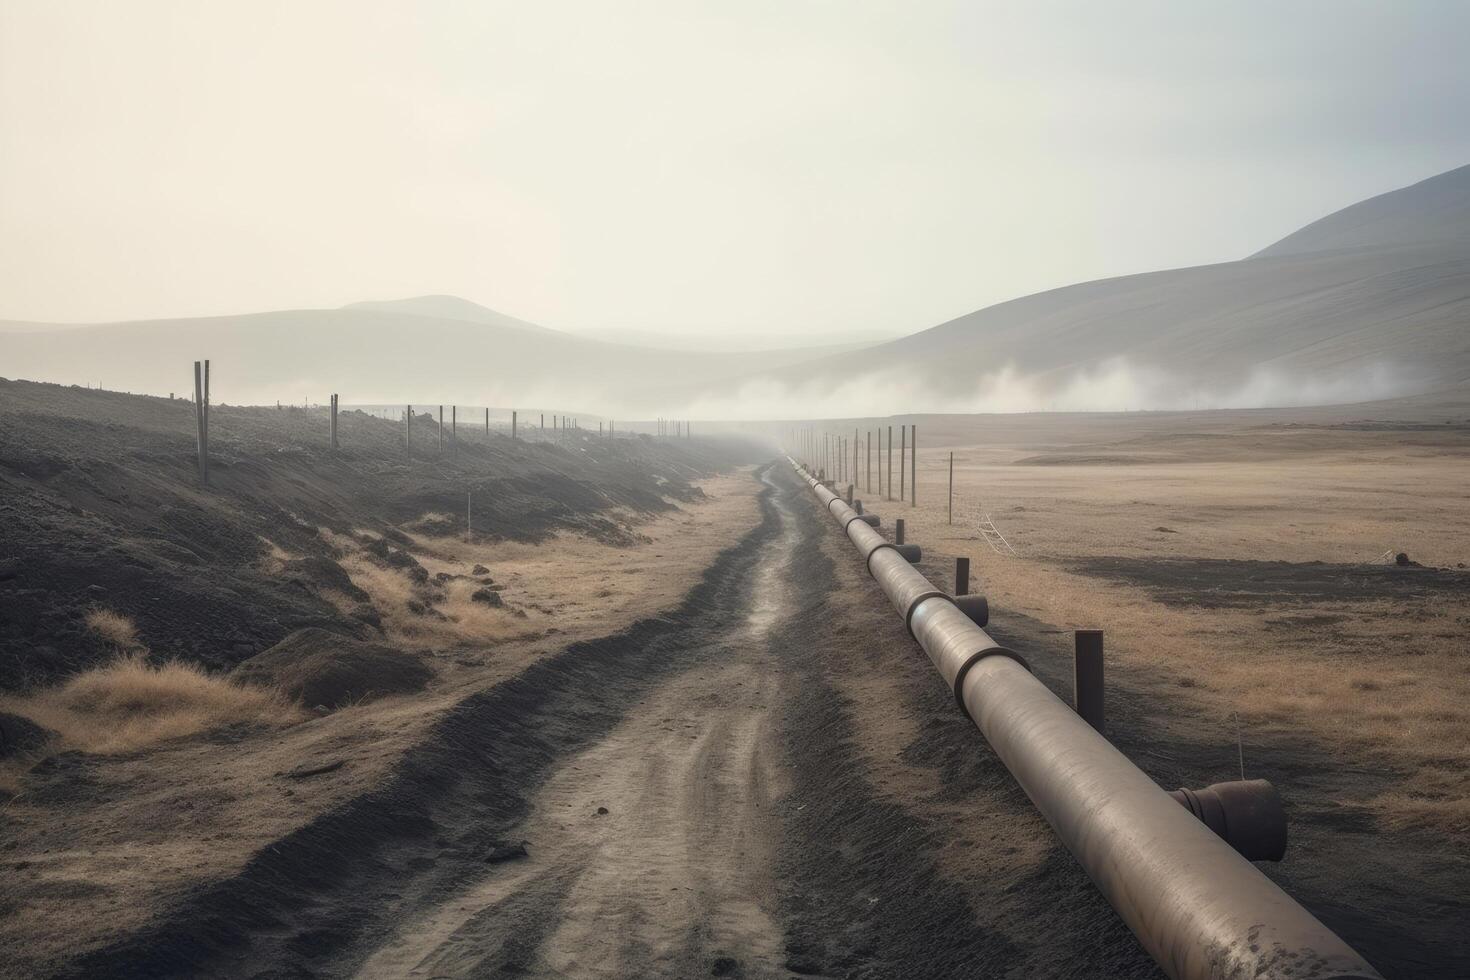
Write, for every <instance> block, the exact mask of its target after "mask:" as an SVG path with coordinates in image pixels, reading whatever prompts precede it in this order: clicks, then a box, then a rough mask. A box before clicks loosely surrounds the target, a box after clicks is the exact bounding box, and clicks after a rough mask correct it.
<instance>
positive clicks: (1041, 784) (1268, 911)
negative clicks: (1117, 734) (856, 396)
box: [791, 460, 1382, 980]
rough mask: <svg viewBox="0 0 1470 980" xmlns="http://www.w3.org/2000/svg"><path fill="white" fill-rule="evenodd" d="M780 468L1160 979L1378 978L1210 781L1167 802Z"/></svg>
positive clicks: (828, 496)
mask: <svg viewBox="0 0 1470 980" xmlns="http://www.w3.org/2000/svg"><path fill="white" fill-rule="evenodd" d="M791 465H792V466H793V467H795V468H796V471H797V472H798V473H799V474H801V476H802V477H803V478H804V479H805V480H806V481H807V483H808V485H810V486H811V488H812V490H813V491H814V492H815V493H816V494H817V497H818V499H819V500H821V501H822V503H823V504H824V505H826V507H827V509H828V511H829V512H830V513H831V514H832V516H833V517H834V518H836V520H837V522H838V524H840V525H841V526H842V527H843V529H844V530H845V531H846V533H847V536H848V538H849V539H850V540H851V541H852V543H853V544H854V545H855V546H856V547H857V549H858V552H859V553H860V554H862V556H863V560H864V562H865V564H866V565H867V568H868V572H869V573H870V574H871V575H872V576H873V578H874V579H875V580H876V581H877V582H878V585H879V587H880V588H881V589H882V590H883V593H884V594H885V595H886V596H887V597H888V600H889V602H891V603H892V604H893V607H894V609H896V610H897V611H898V613H899V615H900V616H902V617H903V619H904V623H905V624H906V625H907V626H908V629H909V632H910V633H911V634H912V635H913V637H914V638H915V639H916V640H918V642H919V645H920V646H922V647H923V648H924V651H925V653H927V654H928V655H929V659H930V660H931V661H932V662H933V664H934V666H935V668H936V669H937V670H938V671H939V674H940V676H942V677H943V678H944V681H945V683H946V684H948V685H949V687H950V690H952V691H953V692H954V695H955V699H956V700H957V701H958V702H959V705H960V708H961V710H963V711H964V712H965V714H966V715H967V716H969V718H970V720H971V721H973V722H974V723H975V726H976V727H977V728H979V729H980V731H981V733H982V734H984V736H985V738H986V740H987V741H988V742H989V743H990V745H991V747H992V748H993V749H994V750H995V753H996V755H997V756H998V757H999V758H1000V760H1001V761H1002V762H1003V763H1005V766H1006V768H1007V769H1009V770H1010V771H1011V774H1012V775H1013V776H1015V777H1016V781H1017V782H1018V783H1019V784H1020V786H1021V788H1022V789H1023V790H1025V792H1026V795H1027V796H1029V797H1030V798H1031V802H1032V803H1034V804H1035V805H1036V808H1037V809H1038V810H1039V811H1041V815H1042V816H1043V817H1045V818H1046V821H1047V823H1049V824H1051V826H1052V829H1053V830H1055V831H1056V833H1057V836H1058V837H1059V838H1061V840H1062V843H1063V844H1065V845H1066V846H1067V849H1068V850H1070V851H1071V852H1072V854H1073V856H1074V857H1076V859H1077V861H1078V863H1079V864H1081V865H1082V867H1083V869H1084V870H1086V872H1087V874H1088V876H1089V877H1091V878H1092V880H1093V883H1094V884H1096V885H1097V887H1098V890H1099V891H1101V892H1102V893H1103V895H1104V897H1106V898H1107V900H1108V902H1109V903H1111V904H1112V906H1113V908H1114V909H1116V910H1117V912H1118V915H1119V916H1120V917H1121V918H1122V919H1123V921H1124V922H1125V923H1126V924H1127V925H1128V928H1129V929H1131V930H1133V934H1134V935H1136V936H1137V937H1138V940H1139V942H1140V943H1142V944H1143V947H1144V949H1146V950H1147V951H1148V953H1149V955H1150V956H1152V957H1153V958H1154V960H1155V961H1157V962H1158V964H1159V965H1160V966H1161V967H1162V968H1163V969H1164V971H1165V972H1166V973H1168V974H1169V976H1171V977H1174V978H1175V980H1205V978H1210V980H1226V978H1229V980H1240V978H1245V977H1251V978H1260V977H1265V978H1281V980H1287V978H1306V977H1311V978H1312V980H1382V978H1381V976H1380V974H1379V973H1378V971H1376V970H1374V969H1373V967H1372V966H1370V965H1369V964H1368V962H1367V960H1365V959H1363V957H1362V956H1360V955H1359V954H1358V953H1357V952H1356V951H1355V950H1354V949H1352V947H1350V946H1348V945H1347V943H1345V942H1343V941H1342V939H1340V938H1339V937H1338V936H1337V935H1335V934H1334V933H1333V932H1332V931H1331V930H1330V929H1328V928H1327V927H1326V926H1325V925H1323V924H1322V923H1321V922H1320V921H1318V919H1317V918H1316V917H1315V916H1313V915H1312V914H1311V913H1310V912H1308V911H1307V910H1306V909H1304V908H1302V906H1300V905H1298V904H1297V903H1296V902H1295V901H1294V900H1293V899H1292V898H1291V897H1290V896H1289V895H1287V894H1286V893H1285V892H1284V891H1282V890H1281V889H1280V888H1279V887H1277V885H1276V884H1275V883H1274V882H1272V881H1271V879H1269V878H1267V877H1266V876H1265V875H1264V874H1262V873H1261V872H1260V870H1259V869H1257V868H1256V867H1255V866H1254V865H1252V864H1251V863H1250V862H1249V861H1248V860H1246V859H1245V858H1244V857H1242V856H1241V855H1240V854H1239V853H1237V852H1236V851H1235V850H1234V849H1233V848H1232V847H1231V845H1230V844H1229V843H1227V842H1226V840H1224V839H1222V837H1221V836H1218V835H1217V834H1216V833H1215V831H1214V830H1212V829H1211V828H1210V827H1209V826H1207V825H1206V823H1204V822H1202V820H1203V819H1206V811H1207V810H1209V808H1210V807H1211V806H1214V805H1217V804H1222V801H1221V799H1220V797H1219V795H1218V794H1215V793H1213V791H1215V790H1218V789H1219V787H1209V788H1207V789H1206V790H1203V791H1187V792H1190V793H1191V794H1193V795H1194V797H1195V799H1194V800H1193V801H1191V800H1190V799H1189V798H1187V797H1186V798H1185V799H1184V800H1182V801H1177V800H1176V799H1174V798H1172V797H1171V796H1170V794H1169V793H1167V792H1165V791H1164V790H1163V789H1162V788H1161V787H1159V785H1158V784H1157V783H1155V782H1154V781H1153V780H1152V779H1150V778H1149V777H1148V776H1147V775H1146V774H1145V773H1144V772H1143V771H1142V770H1140V769H1139V768H1138V767H1137V766H1135V765H1134V764H1133V763H1132V762H1130V761H1129V760H1128V758H1127V757H1126V756H1124V755H1123V754H1122V753H1121V752H1119V751H1118V750H1117V749H1116V748H1114V747H1113V745H1112V743H1111V742H1109V741H1108V740H1107V739H1106V738H1104V737H1103V736H1101V735H1100V734H1098V733H1097V732H1096V731H1095V730H1094V729H1093V728H1092V726H1090V725H1089V724H1087V722H1085V721H1083V720H1082V718H1081V717H1079V716H1078V715H1077V713H1076V712H1075V711H1073V710H1072V708H1070V707H1069V706H1068V705H1067V704H1065V703H1064V702H1063V701H1062V700H1061V699H1059V698H1058V697H1057V696H1056V695H1054V694H1052V692H1051V691H1050V690H1048V689H1047V687H1046V685H1045V684H1042V683H1041V682H1040V681H1038V680H1037V679H1036V678H1035V677H1033V676H1031V672H1030V670H1029V669H1028V668H1027V666H1026V662H1025V661H1024V660H1022V659H1021V657H1020V656H1019V655H1017V654H1016V653H1015V652H1014V651H1012V650H1008V649H1007V648H1005V647H1003V646H1001V645H1000V644H999V643H997V642H995V640H994V639H992V638H991V637H990V635H989V634H988V633H986V632H985V631H984V630H983V629H981V628H980V627H979V626H977V625H976V624H975V623H974V621H973V620H971V618H970V617H969V616H967V615H966V614H965V613H964V612H961V611H960V610H959V609H958V608H956V606H955V604H954V602H953V601H952V600H951V599H950V597H949V596H948V595H947V594H945V593H944V592H942V591H940V590H939V589H936V588H935V587H934V586H933V584H931V583H930V582H929V580H928V579H926V578H925V577H924V576H923V574H921V573H920V572H919V571H918V569H916V568H914V567H913V565H911V564H910V563H909V562H908V561H907V560H905V559H904V558H903V557H902V556H901V555H899V553H898V552H897V550H896V549H895V548H894V546H893V545H892V544H889V543H888V542H887V541H886V540H884V539H883V537H882V535H880V534H879V533H878V532H877V531H875V530H874V529H873V528H872V527H870V526H868V524H867V523H866V522H864V521H862V520H859V519H858V515H857V513H856V512H855V511H853V510H852V508H850V507H848V506H847V504H846V503H845V502H844V501H843V500H842V499H841V498H840V497H838V496H837V495H836V494H834V493H832V491H830V490H828V489H827V488H826V487H823V486H821V485H820V484H819V483H818V481H817V480H815V479H814V478H812V477H811V475H810V474H808V473H807V472H806V470H804V469H803V468H802V467H801V466H800V464H798V463H797V462H796V461H795V460H792V461H791ZM1211 795H1213V802H1212V801H1211V799H1209V798H1208V797H1210V796H1211ZM1181 802H1183V803H1184V805H1183V806H1181V805H1180V803H1181ZM1228 802H1229V801H1223V803H1228ZM1196 805H1197V806H1198V807H1199V810H1196ZM1276 805H1277V806H1279V805H1280V804H1279V801H1277V804H1276ZM1196 812H1199V813H1201V815H1202V816H1201V819H1196V817H1195V816H1194V814H1195V813H1196ZM1227 836H1228V833H1227Z"/></svg>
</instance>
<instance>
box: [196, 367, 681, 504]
mask: <svg viewBox="0 0 1470 980" xmlns="http://www.w3.org/2000/svg"><path fill="white" fill-rule="evenodd" d="M169 398H170V399H172V398H173V393H172V392H170V393H169ZM280 407H281V403H280V402H279V401H277V402H276V408H280ZM340 408H341V395H339V394H338V393H336V392H333V393H332V395H331V398H330V400H329V402H328V415H327V444H328V446H329V447H330V448H331V450H332V451H333V452H336V451H337V450H338V449H339V448H340V447H341V441H340V439H339V438H338V413H339V410H340ZM403 423H404V424H403V445H404V453H405V455H407V456H409V457H410V458H412V456H413V406H412V405H405V406H404V413H403ZM194 425H195V436H196V440H197V444H198V468H199V482H200V483H202V484H203V485H205V486H208V485H209V360H208V359H205V360H203V361H195V362H194ZM551 425H552V431H553V432H558V433H560V434H562V435H565V434H566V433H568V432H576V431H580V430H581V428H582V426H581V423H580V421H579V420H578V419H577V418H575V417H572V416H566V415H553V416H552V419H551ZM519 428H520V412H519V410H517V409H512V410H511V413H510V437H511V438H512V439H519V438H520V431H519ZM541 431H542V432H545V431H546V413H545V412H542V413H541ZM657 431H658V433H659V435H661V436H667V435H669V432H670V430H669V424H668V420H667V419H662V418H661V419H659V420H658V430H657ZM673 432H674V434H675V435H676V436H677V437H678V438H684V439H688V438H692V432H693V427H692V426H691V425H690V423H689V422H687V421H685V422H675V423H674V428H673ZM485 434H486V435H487V436H488V435H489V434H490V409H489V408H486V409H485ZM597 434H598V436H599V437H605V438H607V439H616V438H617V427H616V425H615V424H614V422H613V420H612V419H607V420H606V428H605V429H604V423H603V422H598V423H597ZM438 441H439V451H440V452H441V453H442V452H443V451H444V406H443V405H440V406H439V440H438ZM449 447H450V452H451V453H455V452H457V451H458V447H459V406H457V405H451V406H450V407H449ZM465 520H466V523H468V520H469V517H468V513H466V517H465Z"/></svg>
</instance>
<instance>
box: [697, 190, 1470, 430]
mask: <svg viewBox="0 0 1470 980" xmlns="http://www.w3.org/2000/svg"><path fill="white" fill-rule="evenodd" d="M1458 385H1470V167H1462V168H1460V169H1457V170H1453V171H1451V172H1449V173H1446V174H1442V175H1440V176H1439V177H1435V178H1431V179H1430V180H1426V181H1423V182H1421V183H1418V184H1415V185H1413V186H1412V187H1406V188H1404V189H1402V190H1398V191H1394V192H1392V193H1389V194H1384V195H1381V196H1379V197H1375V198H1372V199H1371V200H1368V201H1364V202H1362V203H1361V204H1355V205H1353V206H1352V207H1348V208H1345V209H1343V210H1342V211H1339V212H1336V213H1335V214H1332V215H1329V216H1328V217H1326V218H1323V219H1321V220H1320V221H1316V222H1313V223H1312V224H1311V225H1308V226H1307V227H1305V228H1303V229H1302V230H1301V231H1299V232H1297V233H1295V234H1293V235H1291V236H1288V237H1287V238H1285V239H1283V240H1282V241H1280V242H1278V243H1276V244H1275V245H1273V246H1271V247H1270V248H1268V249H1266V250H1264V251H1263V252H1261V253H1258V254H1257V255H1255V256H1252V257H1250V258H1248V259H1244V260H1242V261H1238V262H1227V263H1221V264H1218V265H1208V266H1198V267H1194V268H1185V269H1173V270H1168V271H1163V272H1151V273H1145V274H1141V275H1132V276H1123V277H1120V278H1115V279H1104V280H1099V281H1096V282H1087V283H1081V284H1078V285H1073V286H1066V287H1063V288H1061V289H1053V290H1050V291H1047V292H1043V293H1037V294H1034V295H1031V296H1025V297H1022V298H1020V299H1015V300H1011V301H1009V302H1005V303H999V304H997V305H995V306H990V307H987V308H985V309H982V310H979V311H977V312H974V313H970V314H968V315H966V316H962V317H959V318H958V319H955V320H951V321H949V322H948V323H944V324H940V325H939V326H937V327H933V328H931V329H929V330H925V331H922V332H920V333H916V334H913V335H912V336H908V337H904V338H902V339H900V340H895V341H893V342H891V343H887V344H882V345H879V346H875V347H871V348H869V349H867V350H864V351H862V352H860V353H855V354H843V355H838V356H834V357H829V358H824V359H822V360H821V361H817V362H813V363H809V364H806V365H804V366H803V367H802V368H801V370H799V371H793V370H784V371H780V370H778V371H773V372H768V373H765V374H763V375H760V376H755V377H747V378H743V379H740V381H739V382H737V383H734V384H729V385H724V386H719V387H717V388H716V389H714V390H709V389H706V390H704V391H701V392H698V393H693V392H691V393H689V397H691V398H694V397H697V398H698V399H699V402H700V404H701V406H702V407H703V409H704V411H705V412H707V413H709V414H712V415H721V414H725V413H726V412H728V411H733V410H734V408H735V407H736V406H738V405H740V404H743V403H746V402H749V401H751V400H752V399H758V400H759V401H760V402H762V403H765V404H772V403H776V402H781V403H784V404H786V405H787V406H789V409H790V410H789V413H788V414H790V415H792V416H805V415H823V416H857V415H862V416H867V415H872V414H874V413H884V412H893V411H982V410H997V411H1007V410H1032V409H1042V410H1044V409H1049V408H1056V409H1072V410H1097V409H1128V408H1185V407H1193V406H1201V407H1227V406H1228V407H1253V406H1269V405H1292V404H1327V403H1331V402H1351V401H1365V400H1369V399H1375V398H1386V397H1394V396H1399V395H1410V394H1415V393H1417V392H1423V391H1429V390H1434V389H1440V388H1444V387H1447V386H1458Z"/></svg>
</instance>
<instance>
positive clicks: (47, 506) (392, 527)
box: [0, 381, 742, 691]
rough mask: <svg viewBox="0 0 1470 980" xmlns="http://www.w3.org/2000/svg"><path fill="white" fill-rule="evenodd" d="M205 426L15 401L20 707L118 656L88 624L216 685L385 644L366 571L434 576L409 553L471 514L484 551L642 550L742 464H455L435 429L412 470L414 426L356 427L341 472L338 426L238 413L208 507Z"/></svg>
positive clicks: (3, 393)
mask: <svg viewBox="0 0 1470 980" xmlns="http://www.w3.org/2000/svg"><path fill="white" fill-rule="evenodd" d="M193 425H194V422H193V409H192V406H191V405H190V404H189V403H187V402H185V401H183V400H182V399H181V400H170V399H165V398H150V397H142V396H129V395H123V394H119V393H115V392H105V391H97V390H89V389H79V388H72V387H63V386H58V385H43V384H35V383H31V382H21V381H14V382H12V381H0V545H3V546H0V609H3V610H4V612H3V614H0V690H4V689H9V690H12V691H13V690H16V689H19V688H22V687H25V686H28V685H31V684H34V683H38V682H44V681H50V680H54V679H56V678H59V677H61V676H63V675H66V674H69V673H71V672H73V671H75V670H77V669H78V668H81V667H84V666H87V665H89V664H93V663H96V662H97V661H99V660H102V659H104V658H106V657H108V656H109V655H110V653H111V651H110V649H109V647H108V645H107V644H106V643H105V642H103V641H101V640H99V639H98V638H96V637H95V636H94V635H93V633H92V631H89V630H88V629H87V628H86V626H85V623H84V618H85V615H86V613H87V611H88V610H89V609H92V608H94V607H105V608H107V609H109V610H112V611H114V612H117V613H119V614H122V615H124V616H127V617H128V618H130V619H131V620H132V621H133V622H134V623H135V624H136V625H137V628H138V631H139V633H140V634H141V635H142V636H143V637H144V638H145V641H146V643H147V645H148V647H149V648H150V649H151V650H152V651H153V653H154V654H155V656H159V657H181V658H184V659H187V660H190V661H194V662H198V663H201V664H203V665H205V666H207V667H209V668H212V669H216V670H219V669H227V668H229V667H232V666H234V665H235V664H238V663H239V662H241V661H242V660H245V659H246V658H249V657H252V656H254V655H255V654H258V653H260V652H261V651H263V650H265V649H266V648H268V647H270V646H271V645H272V644H275V643H277V642H279V641H280V640H282V639H283V638H284V637H285V636H286V635H287V634H289V633H291V632H293V631H294V630H298V629H303V628H308V627H319V628H324V629H329V630H332V631H333V632H337V633H341V634H344V635H347V636H350V637H354V638H357V639H372V638H373V637H375V636H378V635H380V632H381V629H380V628H381V625H382V624H381V613H380V611H379V610H378V609H377V608H376V607H375V606H374V604H373V602H372V600H371V599H370V597H368V596H366V595H364V594H363V592H362V590H361V589H360V588H358V587H356V586H355V585H354V584H353V582H352V580H351V579H350V577H349V576H348V574H347V573H346V572H344V570H343V569H342V567H341V564H340V562H341V560H342V559H343V558H344V555H345V554H346V553H349V552H351V553H356V552H357V551H359V550H360V547H361V546H370V547H371V548H372V549H374V550H375V552H376V554H375V555H369V556H368V557H369V558H376V559H377V561H378V562H379V564H381V565H382V566H384V567H385V568H389V569H393V568H395V567H396V569H397V570H399V571H409V572H412V568H411V564H412V563H413V562H414V561H415V559H414V558H413V557H412V555H411V552H412V551H413V550H414V548H413V541H412V540H410V538H409V537H408V535H409V534H410V533H414V532H418V533H420V534H421V535H426V536H430V537H434V536H440V537H442V536H445V535H448V536H454V535H463V534H464V532H465V507H466V498H467V495H468V497H469V499H470V502H471V509H472V515H471V519H472V522H473V535H474V539H475V540H476V541H479V542H482V543H483V542H536V541H544V540H545V539H547V538H548V537H549V536H551V535H554V534H557V533H561V532H570V533H574V534H577V535H580V536H584V537H587V538H590V539H592V540H597V541H604V542H608V543H613V544H631V543H633V542H635V541H636V540H637V539H638V537H639V532H638V530H637V528H636V524H637V522H638V520H639V519H641V518H645V517H648V516H651V515H654V514H659V513H665V512H667V511H669V510H670V508H671V507H673V506H674V505H675V504H676V503H678V502H680V501H691V500H695V499H697V498H698V497H699V496H700V494H701V491H700V490H699V488H698V487H697V486H695V485H694V484H693V482H692V481H695V480H697V479H699V478H701V477H706V476H709V475H710V474H712V473H713V472H714V471H715V470H716V469H717V468H719V467H720V466H723V465H727V464H729V463H731V462H733V461H736V460H738V459H739V454H740V453H741V452H742V450H741V449H740V448H739V447H736V446H734V445H733V444H727V445H723V446H719V447H713V446H712V444H709V443H702V442H698V441H690V442H666V441H655V440H650V439H645V438H619V439H617V440H604V439H600V438H598V437H597V436H596V435H595V434H588V433H585V432H581V433H578V432H573V433H570V434H567V435H565V436H564V437H563V438H562V439H560V440H559V441H527V440H525V439H522V440H518V441H512V440H511V439H510V438H508V437H507V436H506V435H504V434H501V433H498V432H497V433H490V434H487V433H485V432H484V431H483V429H482V428H480V427H477V426H475V425H461V426H460V427H459V431H460V436H459V439H458V440H457V444H456V442H451V443H447V444H446V448H445V449H443V450H442V451H441V450H440V448H439V444H438V436H437V431H436V429H435V428H434V426H433V424H432V423H431V421H430V419H429V418H428V417H427V416H419V417H418V418H416V419H415V423H414V426H413V428H414V446H413V456H412V458H411V459H410V458H408V456H407V454H406V452H405V447H404V441H403V439H404V436H403V430H404V426H403V424H402V423H401V422H397V421H388V420H385V419H380V418H375V417H371V416H368V415H364V414H361V413H356V412H346V413H344V414H343V415H342V416H341V419H340V445H341V448H340V449H339V451H337V452H335V453H334V452H331V451H330V450H329V448H328V446H327V441H326V433H327V423H326V414H325V410H324V409H323V410H312V411H307V410H303V409H299V408H293V409H272V408H232V407H228V406H224V405H217V406H215V407H214V408H213V409H212V412H211V450H212V457H213V460H212V463H211V467H212V468H211V478H212V483H213V485H212V487H211V488H210V489H208V490H203V489H201V488H200V487H199V486H198V481H197V479H196V477H195V474H194V465H195V464H194V453H195V447H194V430H193ZM415 574H416V573H415ZM416 584H429V583H427V581H426V580H421V581H419V582H418V583H416ZM437 584H439V585H442V584H443V583H442V582H441V583H437ZM426 591H428V593H429V594H428V596H427V598H428V599H432V597H433V593H432V590H426ZM430 605H432V602H430V601H424V600H423V599H421V606H422V607H424V608H425V609H426V610H427V607H428V606H430ZM426 614H430V615H431V613H426Z"/></svg>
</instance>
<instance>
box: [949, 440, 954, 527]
mask: <svg viewBox="0 0 1470 980" xmlns="http://www.w3.org/2000/svg"><path fill="white" fill-rule="evenodd" d="M949 522H950V523H951V524H953V523H954V451H953V450H951V451H950V454H949Z"/></svg>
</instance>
